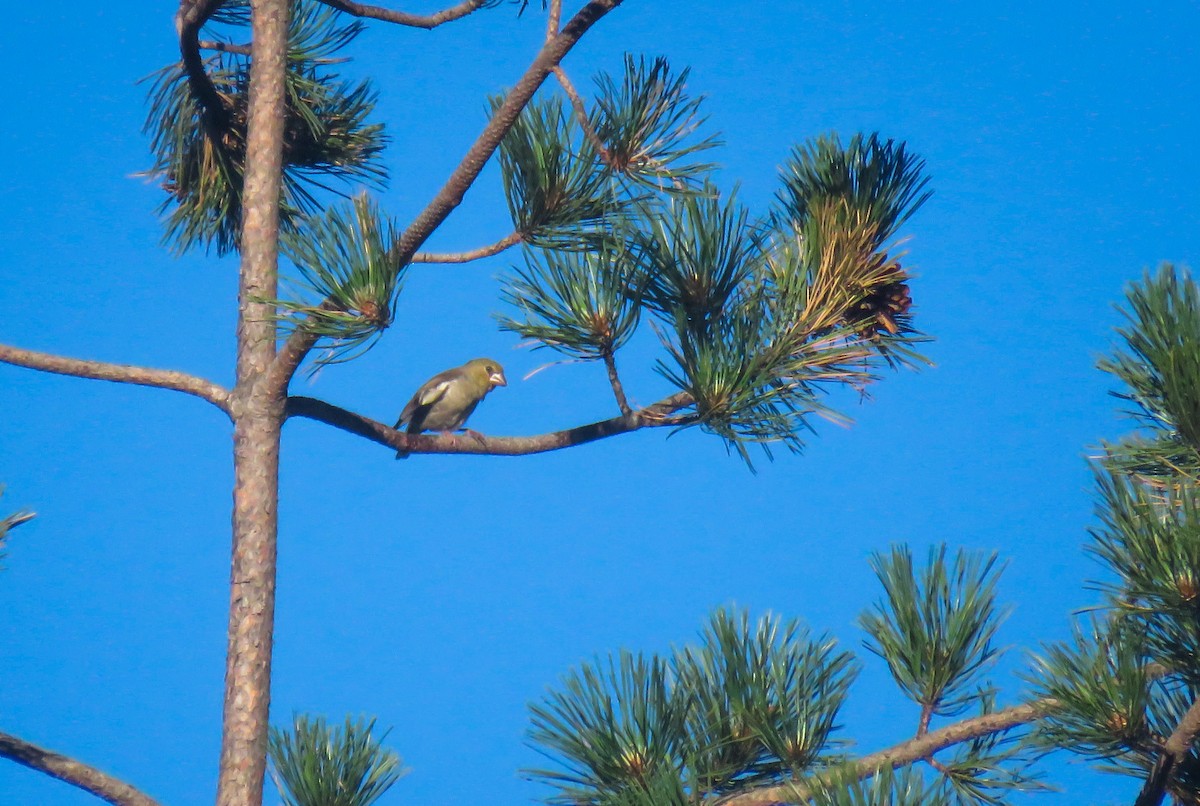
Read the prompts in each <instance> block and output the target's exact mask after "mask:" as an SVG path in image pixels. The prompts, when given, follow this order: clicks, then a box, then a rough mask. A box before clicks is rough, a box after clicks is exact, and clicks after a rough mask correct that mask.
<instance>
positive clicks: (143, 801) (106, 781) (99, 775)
mask: <svg viewBox="0 0 1200 806" xmlns="http://www.w3.org/2000/svg"><path fill="white" fill-rule="evenodd" d="M0 757H4V758H7V759H11V760H13V761H15V762H17V763H18V764H21V765H24V766H26V767H28V768H29V769H31V770H37V771H38V772H43V773H45V774H46V775H49V776H50V777H51V778H57V779H58V780H60V781H63V782H64V783H68V784H70V785H71V786H76V787H79V788H80V789H82V790H84V791H85V792H90V793H91V794H93V795H95V796H96V797H98V798H101V799H103V800H106V801H108V802H109V803H112V804H116V806H158V801H156V800H154V799H153V798H151V797H150V796H149V795H146V794H144V793H142V792H139V791H138V790H136V789H134V788H133V787H132V786H130V785H129V784H127V783H125V782H123V781H119V780H117V779H116V778H113V777H112V776H111V775H109V774H108V773H105V772H101V771H100V770H98V769H96V768H95V767H89V766H88V765H87V764H84V763H83V762H81V761H76V760H75V759H73V758H68V757H67V756H64V755H62V754H60V753H55V752H53V751H51V750H45V749H43V748H41V747H38V746H37V745H35V744H30V743H29V742H27V741H25V740H24V739H18V738H17V737H16V736H12V735H10V734H7V733H3V732H0Z"/></svg>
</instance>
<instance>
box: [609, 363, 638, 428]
mask: <svg viewBox="0 0 1200 806" xmlns="http://www.w3.org/2000/svg"><path fill="white" fill-rule="evenodd" d="M604 368H605V369H606V370H608V382H609V383H610V384H612V390H613V396H614V397H616V399H617V408H619V409H620V410H621V414H623V415H624V416H626V417H628V416H630V415H631V414H632V413H633V409H631V408H629V400H628V399H627V398H626V397H625V387H624V386H622V385H621V378H620V376H618V375H617V359H616V358H614V357H613V354H612V352H611V351H609V352H606V353H605V354H604Z"/></svg>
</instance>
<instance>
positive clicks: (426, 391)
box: [394, 358, 508, 459]
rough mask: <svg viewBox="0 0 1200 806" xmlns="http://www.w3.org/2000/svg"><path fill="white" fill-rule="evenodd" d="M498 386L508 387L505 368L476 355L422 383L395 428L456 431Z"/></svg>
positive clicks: (415, 431) (401, 453) (398, 455)
mask: <svg viewBox="0 0 1200 806" xmlns="http://www.w3.org/2000/svg"><path fill="white" fill-rule="evenodd" d="M497 386H508V381H507V380H506V379H505V377H504V367H502V366H500V362H499V361H495V360H493V359H491V358H476V359H474V360H472V361H468V362H467V363H465V364H463V365H462V366H461V367H455V368H454V369H448V370H446V371H445V372H439V373H438V374H437V375H434V376H433V377H432V378H430V379H429V380H427V381H425V383H424V384H422V385H421V388H420V389H418V390H417V393H416V394H415V395H413V396H412V400H410V401H408V405H407V406H405V407H404V411H402V412H400V419H399V420H397V421H396V425H395V426H394V427H395V428H399V427H400V426H402V425H407V426H408V429H407V430H408V433H410V434H419V433H421V432H422V431H442V432H445V433H448V432H450V431H455V430H457V429H459V428H462V427H463V425H464V424H465V423H466V422H467V418H468V417H470V416H471V413H472V412H473V411H475V407H476V406H478V405H479V401H481V400H483V399H484V398H485V397H487V393H488V392H490V391H492V390H493V389H495V388H496V387H497ZM406 456H408V453H407V452H405V451H397V452H396V458H397V459H403V458H404V457H406Z"/></svg>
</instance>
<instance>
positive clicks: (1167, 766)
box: [1133, 699, 1200, 806]
mask: <svg viewBox="0 0 1200 806" xmlns="http://www.w3.org/2000/svg"><path fill="white" fill-rule="evenodd" d="M1197 733H1200V699H1197V700H1196V701H1194V702H1193V703H1192V707H1191V708H1189V709H1188V710H1187V713H1186V714H1184V715H1183V718H1182V719H1180V720H1179V724H1178V725H1177V726H1176V728H1175V730H1174V731H1173V732H1172V733H1171V735H1170V736H1169V737H1168V738H1167V741H1166V742H1165V743H1164V744H1163V749H1162V754H1161V755H1160V756H1159V757H1158V761H1157V762H1156V763H1155V765H1154V769H1153V770H1151V772H1150V775H1149V776H1148V777H1147V778H1146V784H1145V786H1143V787H1142V791H1141V792H1140V793H1139V794H1138V798H1137V800H1136V801H1134V804H1133V806H1159V804H1161V803H1162V799H1163V796H1164V795H1166V792H1167V785H1168V784H1169V783H1170V781H1171V778H1172V777H1173V773H1174V771H1175V768H1176V767H1177V766H1179V765H1180V764H1181V763H1183V761H1184V760H1185V759H1186V758H1187V756H1188V753H1189V752H1190V751H1191V748H1192V743H1193V742H1194V741H1195V739H1196V734H1197Z"/></svg>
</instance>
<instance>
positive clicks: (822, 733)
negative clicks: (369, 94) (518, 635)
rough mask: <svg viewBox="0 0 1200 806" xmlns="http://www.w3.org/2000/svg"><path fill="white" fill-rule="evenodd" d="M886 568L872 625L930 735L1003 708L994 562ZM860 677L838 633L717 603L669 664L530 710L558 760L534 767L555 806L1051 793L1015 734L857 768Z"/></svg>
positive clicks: (964, 558) (613, 664) (900, 551)
mask: <svg viewBox="0 0 1200 806" xmlns="http://www.w3.org/2000/svg"><path fill="white" fill-rule="evenodd" d="M873 566H874V568H875V571H876V574H877V576H878V577H879V579H880V582H881V583H882V584H883V586H884V591H885V597H884V599H883V601H882V602H881V603H880V604H879V605H878V606H877V607H876V608H874V609H873V610H872V611H870V612H868V613H866V614H865V615H864V616H863V617H862V619H861V623H862V624H863V626H864V627H865V629H866V631H867V633H868V635H869V636H870V641H869V642H868V647H869V648H871V649H873V650H874V651H876V652H877V653H878V654H880V655H881V656H882V657H883V658H884V659H885V660H886V661H887V663H888V665H889V667H890V668H891V669H892V672H893V675H894V676H895V678H896V680H897V682H898V683H899V684H900V687H901V689H902V690H903V691H904V692H905V693H906V694H907V695H908V696H909V697H911V698H912V699H913V700H915V701H916V702H918V703H920V704H922V706H923V707H922V709H921V714H922V716H921V719H920V721H921V727H920V728H919V729H918V735H922V734H923V733H924V732H925V731H926V730H927V729H929V728H930V727H931V726H930V724H929V719H930V717H933V716H935V715H957V714H962V713H963V712H964V711H965V710H966V708H967V707H968V706H973V707H974V708H975V709H976V710H977V711H978V713H979V714H980V715H987V714H992V713H995V712H996V711H997V705H996V702H995V697H994V695H993V694H992V692H991V690H990V687H989V685H988V683H987V681H986V680H982V679H980V673H981V672H982V671H983V669H985V668H986V667H987V666H988V665H989V664H990V663H991V661H992V660H993V659H994V657H995V655H996V651H995V650H994V649H993V647H992V643H991V642H992V638H993V636H994V633H995V630H996V629H997V628H998V627H999V625H1000V624H1001V622H1002V621H1003V618H1004V614H1003V612H1002V611H1001V610H1000V609H999V608H998V607H997V606H996V604H995V585H996V582H997V579H998V575H999V573H1000V571H999V566H998V565H997V563H996V560H995V558H994V557H993V556H984V555H979V554H972V553H968V552H959V553H957V554H956V555H955V556H954V558H953V559H952V560H951V559H949V558H948V557H947V552H946V549H945V548H944V547H942V548H937V549H935V550H933V551H931V552H930V555H929V559H928V561H927V563H926V564H925V565H924V567H922V568H919V569H918V568H914V566H913V563H912V557H911V553H910V552H909V550H908V549H907V548H904V547H897V548H895V549H894V550H893V551H892V552H891V553H890V554H888V555H877V556H876V557H875V558H874V560H873ZM857 674H858V664H857V661H856V660H855V659H854V657H853V656H852V655H851V653H849V652H847V651H844V650H841V649H839V648H838V646H837V644H836V642H835V641H834V640H833V639H832V638H830V637H829V636H826V635H819V636H813V635H812V634H810V633H809V631H808V630H807V629H805V628H804V627H803V626H801V625H800V624H799V623H798V622H796V621H783V620H781V619H779V618H778V617H774V616H769V615H768V616H764V617H762V618H760V619H758V620H757V621H751V620H750V618H749V616H748V615H747V614H746V613H745V612H738V611H733V610H728V609H724V608H722V609H718V610H717V611H716V612H715V613H714V614H713V615H712V616H711V618H710V620H709V622H708V624H707V625H706V627H705V628H704V629H703V630H702V631H701V634H700V639H699V641H698V642H697V643H695V644H694V645H690V646H684V647H682V648H678V649H675V650H674V651H673V652H672V653H670V655H668V656H665V657H664V656H657V655H655V656H650V657H646V656H644V655H637V654H633V653H630V652H621V653H618V654H616V655H610V656H609V657H607V658H605V659H601V660H597V661H595V662H593V663H589V664H585V665H583V666H582V667H580V668H578V669H576V670H574V671H572V672H571V673H570V674H568V675H567V676H566V677H565V678H564V679H563V681H562V683H561V685H560V687H559V688H558V689H557V690H554V691H551V692H550V693H549V694H547V695H546V697H545V698H544V699H543V701H542V702H540V703H538V704H535V705H532V706H531V714H532V727H531V730H530V733H529V737H530V741H531V743H532V745H533V746H534V747H535V748H536V749H537V750H539V751H541V752H542V753H543V755H545V756H546V757H547V758H548V759H551V760H552V761H553V762H555V764H554V766H551V767H548V768H544V769H536V770H528V771H527V773H528V774H529V775H530V777H532V778H534V779H536V780H539V781H542V782H543V783H546V784H548V785H549V786H550V787H552V789H553V790H554V792H553V794H552V795H550V796H549V797H548V798H546V802H548V803H562V804H572V806H613V805H614V804H622V805H623V806H624V805H629V806H633V805H635V804H636V805H639V806H640V805H641V804H646V806H650V804H654V806H664V805H668V806H669V805H670V804H680V806H683V804H687V805H688V806H701V805H702V804H712V803H720V802H722V801H723V800H724V799H726V798H733V797H735V796H737V795H739V794H742V793H745V792H748V791H753V790H754V789H757V788H761V787H764V786H780V787H783V788H784V789H785V790H786V789H788V788H791V789H793V791H794V792H795V793H796V795H795V798H796V800H795V802H797V803H801V802H803V803H814V804H817V803H822V804H847V805H850V804H883V803H887V804H894V803H914V804H917V803H919V804H928V803H945V804H1002V803H1004V802H1005V798H1006V797H1008V796H1009V795H1010V794H1011V793H1012V792H1015V791H1037V790H1040V789H1044V788H1045V787H1044V786H1043V785H1042V784H1041V783H1040V782H1039V781H1038V779H1037V775H1035V774H1033V773H1032V772H1031V770H1030V766H1031V763H1032V761H1031V758H1030V755H1029V748H1028V745H1027V743H1024V742H1022V741H1021V739H1022V738H1023V737H1024V736H1025V735H1026V734H1027V731H1025V730H1022V729H1019V728H1016V727H1013V728H1007V729H1003V730H999V731H994V732H991V733H986V734H981V735H978V736H976V737H974V738H968V739H967V740H965V741H962V742H960V743H959V744H958V745H957V746H956V747H954V748H953V749H947V750H946V751H945V754H946V755H950V754H951V753H952V754H953V755H950V757H949V758H946V759H941V760H937V761H936V763H934V762H932V761H931V767H933V768H934V769H935V773H933V774H931V775H930V776H926V775H925V774H923V773H921V772H917V771H915V770H913V769H911V768H908V769H905V770H901V771H897V772H895V773H893V772H892V771H891V770H890V769H883V770H876V769H874V768H864V767H861V766H859V765H857V764H856V762H855V761H854V760H852V759H851V758H849V757H848V755H847V749H846V745H847V742H845V741H844V740H842V739H839V738H838V736H837V732H838V730H839V724H838V715H839V713H840V712H841V710H842V708H843V706H844V704H845V702H846V700H847V698H848V696H849V692H850V687H851V685H852V683H853V682H854V680H855V678H856V676H857ZM927 778H928V779H931V780H927ZM789 802H790V801H789Z"/></svg>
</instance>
